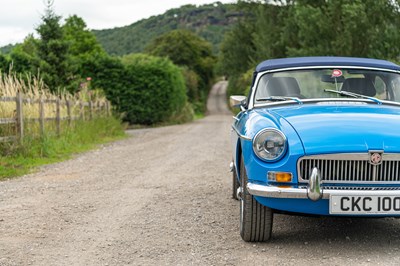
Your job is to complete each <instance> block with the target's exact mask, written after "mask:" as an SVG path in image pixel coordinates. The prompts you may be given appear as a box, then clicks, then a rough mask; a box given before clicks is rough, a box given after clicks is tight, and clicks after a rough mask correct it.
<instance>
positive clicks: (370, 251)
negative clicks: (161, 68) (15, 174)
mask: <svg viewBox="0 0 400 266" xmlns="http://www.w3.org/2000/svg"><path fill="white" fill-rule="evenodd" d="M225 88H226V83H225V82H219V83H217V84H216V85H215V86H214V87H213V90H212V92H211V94H210V100H209V102H208V109H209V115H208V116H207V117H206V118H204V119H201V120H198V121H196V122H193V123H190V124H185V125H178V126H170V127H163V128H154V129H142V130H133V131H130V132H129V134H130V135H131V137H130V138H128V139H126V140H123V141H119V142H115V143H113V144H110V145H105V146H103V147H100V148H99V149H97V150H94V151H91V152H88V153H85V154H80V155H77V156H76V157H75V158H74V159H72V160H69V161H66V162H63V163H59V164H54V165H49V166H46V167H43V168H41V169H40V170H39V171H38V172H37V173H34V174H31V175H27V176H24V177H21V178H18V179H13V180H8V181H4V182H0V265H261V264H263V265H399V264H400V250H399V249H400V231H399V229H400V222H399V221H400V220H396V219H372V220H367V219H337V218H311V217H296V216H287V215H275V218H274V228H273V238H272V241H270V242H268V243H257V244H251V243H245V242H243V241H242V240H241V238H240V236H239V223H238V219H239V203H238V201H234V200H233V199H231V191H230V189H231V183H230V182H231V173H230V172H229V167H228V165H229V162H230V156H231V155H230V144H229V132H230V123H231V120H232V118H231V114H230V113H229V111H227V108H226V104H225V94H224V92H225Z"/></svg>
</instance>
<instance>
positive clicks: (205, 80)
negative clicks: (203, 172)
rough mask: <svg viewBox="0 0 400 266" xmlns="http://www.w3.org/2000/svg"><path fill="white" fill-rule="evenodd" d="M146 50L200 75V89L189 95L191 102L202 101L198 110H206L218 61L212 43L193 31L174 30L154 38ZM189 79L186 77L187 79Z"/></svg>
mask: <svg viewBox="0 0 400 266" xmlns="http://www.w3.org/2000/svg"><path fill="white" fill-rule="evenodd" d="M146 51H147V52H148V53H149V54H151V55H155V56H160V57H168V58H169V59H170V60H171V61H172V62H173V63H174V64H176V65H178V66H182V67H186V68H187V69H188V70H190V71H194V72H195V73H196V74H197V75H198V76H199V80H198V85H199V88H198V91H197V92H193V91H191V92H188V96H189V101H190V102H191V103H195V104H197V103H199V102H200V104H199V106H200V107H199V108H198V109H196V111H204V109H205V102H206V98H207V95H208V91H209V88H210V85H211V82H212V79H213V77H214V64H215V61H216V60H215V58H214V56H213V54H212V48H211V44H210V43H209V42H207V41H206V40H204V39H203V38H201V37H199V36H197V35H196V34H194V33H192V32H191V31H188V30H173V31H171V32H168V33H166V34H164V35H161V36H160V37H158V38H156V39H154V40H153V41H152V42H151V43H150V45H148V46H147V48H146ZM186 73H190V72H186ZM192 74H193V73H192ZM186 77H187V76H186ZM188 80H189V79H188V78H186V81H188ZM186 85H187V87H190V86H188V84H186ZM192 97H194V98H192Z"/></svg>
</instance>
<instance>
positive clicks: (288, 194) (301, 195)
mask: <svg viewBox="0 0 400 266" xmlns="http://www.w3.org/2000/svg"><path fill="white" fill-rule="evenodd" d="M247 190H248V191H249V193H250V194H251V195H254V196H260V197H267V198H287V199H309V198H310V197H309V193H308V189H307V188H281V187H274V186H264V185H258V184H253V183H247ZM321 190H322V191H321V192H322V193H321V197H320V198H321V199H329V197H330V196H331V195H340V196H343V195H346V196H400V190H341V189H340V190H335V189H321Z"/></svg>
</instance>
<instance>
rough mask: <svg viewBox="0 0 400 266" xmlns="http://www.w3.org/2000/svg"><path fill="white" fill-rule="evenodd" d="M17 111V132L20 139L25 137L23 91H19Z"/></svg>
mask: <svg viewBox="0 0 400 266" xmlns="http://www.w3.org/2000/svg"><path fill="white" fill-rule="evenodd" d="M16 107H17V108H16V109H17V110H16V111H17V134H18V136H19V140H20V141H22V139H23V138H24V113H23V98H22V93H21V92H18V93H17V97H16Z"/></svg>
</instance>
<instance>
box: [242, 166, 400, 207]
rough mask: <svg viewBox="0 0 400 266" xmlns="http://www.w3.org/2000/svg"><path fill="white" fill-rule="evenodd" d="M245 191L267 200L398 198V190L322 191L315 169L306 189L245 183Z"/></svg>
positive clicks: (318, 175) (399, 192)
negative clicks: (355, 197)
mask: <svg viewBox="0 0 400 266" xmlns="http://www.w3.org/2000/svg"><path fill="white" fill-rule="evenodd" d="M247 191H248V192H249V193H250V194H251V195H253V196H260V197H267V198H287V199H310V200H312V201H317V200H319V199H329V198H330V196H331V195H338V196H344V195H346V196H400V188H399V189H395V190H389V189H388V190H382V189H379V190H378V189H377V190H373V189H371V190H362V189H346V190H343V189H332V188H331V187H330V188H328V189H324V187H323V186H322V183H321V175H320V172H319V170H318V169H317V168H314V169H313V171H312V174H311V177H310V180H309V183H308V186H307V187H306V188H292V187H288V188H283V187H277V186H266V185H259V184H254V183H250V182H249V183H247Z"/></svg>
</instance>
